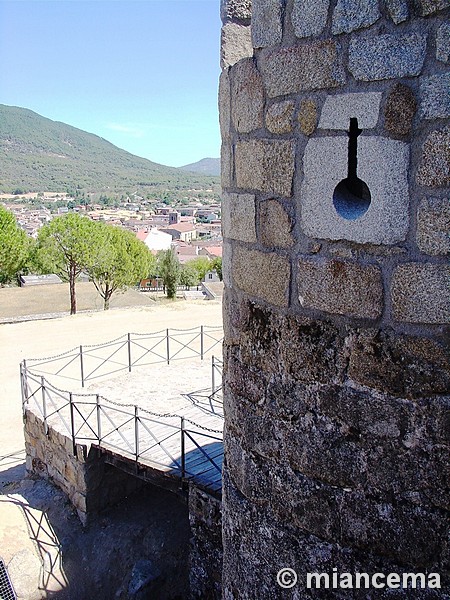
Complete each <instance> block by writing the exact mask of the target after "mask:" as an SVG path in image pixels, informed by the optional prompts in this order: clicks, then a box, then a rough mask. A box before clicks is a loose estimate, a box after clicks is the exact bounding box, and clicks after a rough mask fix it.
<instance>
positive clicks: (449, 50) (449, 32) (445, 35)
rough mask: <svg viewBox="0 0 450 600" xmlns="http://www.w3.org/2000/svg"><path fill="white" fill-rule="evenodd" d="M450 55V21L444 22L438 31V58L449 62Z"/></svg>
mask: <svg viewBox="0 0 450 600" xmlns="http://www.w3.org/2000/svg"><path fill="white" fill-rule="evenodd" d="M449 56H450V23H442V25H441V26H440V27H439V29H438V30H437V33H436V58H437V59H438V60H440V61H442V62H448V58H449Z"/></svg>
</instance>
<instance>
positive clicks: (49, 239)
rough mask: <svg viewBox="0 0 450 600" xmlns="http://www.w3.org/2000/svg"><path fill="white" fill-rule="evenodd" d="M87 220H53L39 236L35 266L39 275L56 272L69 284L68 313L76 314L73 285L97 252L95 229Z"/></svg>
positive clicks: (72, 217) (78, 217)
mask: <svg viewBox="0 0 450 600" xmlns="http://www.w3.org/2000/svg"><path fill="white" fill-rule="evenodd" d="M95 225H96V224H95V223H94V222H93V221H91V220H90V219H89V218H88V217H82V216H81V215H79V214H77V213H69V214H67V215H64V216H61V217H55V218H54V219H52V220H51V221H50V223H49V224H48V225H44V227H42V228H41V229H40V231H39V233H38V239H37V252H36V263H37V266H38V268H39V270H40V272H41V273H56V274H57V275H59V276H60V277H61V278H62V279H63V280H64V281H68V282H69V290H70V314H71V315H74V314H75V313H76V312H77V302H76V294H75V282H76V280H77V277H78V276H79V275H80V273H81V272H82V271H83V270H84V269H85V268H86V265H87V264H90V262H91V255H92V254H93V253H94V252H97V251H98V248H99V246H98V241H97V239H96V238H98V235H97V233H98V228H96V227H95Z"/></svg>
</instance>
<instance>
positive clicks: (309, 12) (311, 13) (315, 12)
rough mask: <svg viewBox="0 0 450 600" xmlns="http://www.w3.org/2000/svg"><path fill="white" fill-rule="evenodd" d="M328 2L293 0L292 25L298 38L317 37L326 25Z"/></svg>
mask: <svg viewBox="0 0 450 600" xmlns="http://www.w3.org/2000/svg"><path fill="white" fill-rule="evenodd" d="M329 6H330V0H294V6H293V8H292V16H291V20H292V25H293V27H294V32H295V35H296V36H297V37H299V38H304V37H309V36H311V35H319V34H320V33H322V31H323V30H324V29H325V25H326V24H327V17H328V9H329Z"/></svg>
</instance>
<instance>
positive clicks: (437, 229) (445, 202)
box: [416, 198, 450, 255]
mask: <svg viewBox="0 0 450 600" xmlns="http://www.w3.org/2000/svg"><path fill="white" fill-rule="evenodd" d="M416 241H417V245H418V246H419V248H420V250H421V251H422V252H425V253H427V254H431V255H439V254H448V253H450V199H449V198H424V199H422V200H421V202H420V204H419V207H418V209H417V233H416Z"/></svg>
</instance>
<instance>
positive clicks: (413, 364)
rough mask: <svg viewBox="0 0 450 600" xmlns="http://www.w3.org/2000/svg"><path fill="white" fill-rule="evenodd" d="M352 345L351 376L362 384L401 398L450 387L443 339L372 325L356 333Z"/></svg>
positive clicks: (449, 364) (449, 374)
mask: <svg viewBox="0 0 450 600" xmlns="http://www.w3.org/2000/svg"><path fill="white" fill-rule="evenodd" d="M349 347H350V359H349V366H348V376H349V377H350V379H352V380H353V381H355V382H356V383H358V384H361V385H363V386H367V387H370V388H374V389H375V390H378V391H380V392H385V393H387V394H391V395H392V396H396V397H399V398H423V397H427V396H434V395H438V394H446V393H447V391H448V386H449V385H450V361H449V356H448V348H446V345H445V344H443V343H442V342H439V341H437V340H435V341H433V340H430V339H427V338H420V337H413V336H397V335H395V334H394V333H392V332H391V331H378V330H375V329H372V330H371V329H369V330H362V331H361V332H357V333H355V334H354V335H353V336H352V338H351V341H350V346H349Z"/></svg>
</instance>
